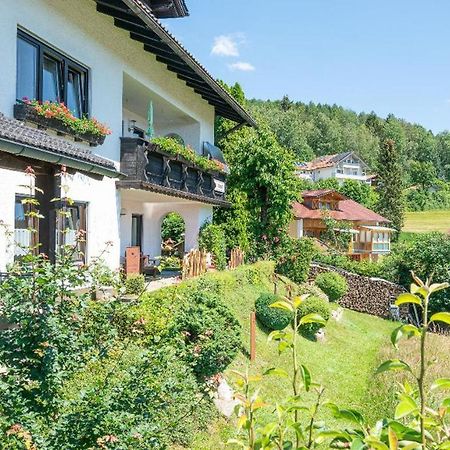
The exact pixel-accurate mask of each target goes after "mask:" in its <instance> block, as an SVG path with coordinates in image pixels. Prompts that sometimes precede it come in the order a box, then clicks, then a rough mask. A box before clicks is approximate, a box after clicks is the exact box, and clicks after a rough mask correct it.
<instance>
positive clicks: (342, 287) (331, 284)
mask: <svg viewBox="0 0 450 450" xmlns="http://www.w3.org/2000/svg"><path fill="white" fill-rule="evenodd" d="M314 282H315V284H316V285H317V286H318V287H319V288H320V289H321V290H322V291H323V292H325V294H326V295H328V298H329V299H330V301H332V302H337V301H339V300H340V299H341V297H342V296H343V295H344V294H345V293H346V292H347V291H348V284H347V280H346V279H345V278H344V277H343V276H342V275H339V274H338V273H336V272H328V273H321V274H320V275H317V277H316V279H315V280H314Z"/></svg>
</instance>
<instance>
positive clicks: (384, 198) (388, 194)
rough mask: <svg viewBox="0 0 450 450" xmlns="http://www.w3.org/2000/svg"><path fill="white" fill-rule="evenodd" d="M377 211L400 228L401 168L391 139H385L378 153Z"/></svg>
mask: <svg viewBox="0 0 450 450" xmlns="http://www.w3.org/2000/svg"><path fill="white" fill-rule="evenodd" d="M378 179H379V184H378V191H379V194H380V198H379V201H378V208H377V210H378V212H379V213H380V214H381V215H382V216H384V217H386V218H387V219H389V220H390V221H391V222H392V226H393V227H394V228H395V229H397V230H398V231H400V230H401V228H402V226H403V221H404V199H403V168H402V164H401V157H400V153H399V151H398V150H397V148H396V145H395V142H394V141H393V140H392V139H386V140H385V141H384V144H383V145H382V147H381V149H380V153H379V155H378Z"/></svg>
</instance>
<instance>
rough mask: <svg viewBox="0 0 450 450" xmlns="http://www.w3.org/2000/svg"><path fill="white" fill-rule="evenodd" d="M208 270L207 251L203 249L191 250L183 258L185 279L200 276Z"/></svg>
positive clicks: (183, 275) (183, 276)
mask: <svg viewBox="0 0 450 450" xmlns="http://www.w3.org/2000/svg"><path fill="white" fill-rule="evenodd" d="M205 272H206V252H204V251H202V250H197V249H194V250H191V251H190V252H189V253H187V254H186V255H185V256H184V258H183V271H182V278H183V280H185V279H187V278H193V277H198V276H199V275H201V274H202V273H205Z"/></svg>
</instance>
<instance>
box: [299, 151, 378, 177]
mask: <svg viewBox="0 0 450 450" xmlns="http://www.w3.org/2000/svg"><path fill="white" fill-rule="evenodd" d="M296 172H297V175H298V176H299V177H300V178H303V179H305V180H309V181H319V180H325V179H327V178H335V179H336V180H338V182H339V184H342V183H343V182H344V180H357V181H362V182H364V183H368V184H370V183H371V175H369V173H368V172H369V167H368V166H367V164H366V163H365V162H364V161H363V160H362V159H361V158H360V157H359V156H358V155H356V154H355V152H344V153H338V154H335V155H325V156H319V157H318V158H316V159H313V160H312V161H310V162H305V163H299V164H297V166H296Z"/></svg>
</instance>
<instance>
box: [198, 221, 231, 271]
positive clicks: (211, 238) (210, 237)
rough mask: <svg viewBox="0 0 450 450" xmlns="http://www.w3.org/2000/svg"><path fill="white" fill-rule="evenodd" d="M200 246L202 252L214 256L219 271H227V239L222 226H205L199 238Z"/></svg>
mask: <svg viewBox="0 0 450 450" xmlns="http://www.w3.org/2000/svg"><path fill="white" fill-rule="evenodd" d="M198 245H199V248H200V249H201V250H206V251H207V252H210V253H211V254H212V256H213V258H214V263H215V265H216V268H217V269H219V270H224V269H225V267H226V266H227V255H226V251H227V249H226V239H225V233H224V231H223V228H222V227H221V226H220V225H214V224H212V223H209V222H206V223H205V224H203V225H202V227H201V228H200V233H199V236H198Z"/></svg>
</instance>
